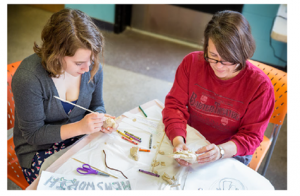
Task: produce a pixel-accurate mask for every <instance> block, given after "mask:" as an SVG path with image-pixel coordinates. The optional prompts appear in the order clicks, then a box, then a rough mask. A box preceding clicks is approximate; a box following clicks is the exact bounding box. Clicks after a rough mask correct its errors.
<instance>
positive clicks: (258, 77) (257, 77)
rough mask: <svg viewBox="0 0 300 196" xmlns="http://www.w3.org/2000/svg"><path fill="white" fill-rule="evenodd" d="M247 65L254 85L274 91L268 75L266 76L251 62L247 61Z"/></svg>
mask: <svg viewBox="0 0 300 196" xmlns="http://www.w3.org/2000/svg"><path fill="white" fill-rule="evenodd" d="M246 64H247V66H248V74H249V76H250V78H252V81H253V82H254V83H256V84H257V85H262V86H264V88H272V89H273V84H272V82H271V80H270V78H269V77H268V76H267V74H265V73H264V72H263V71H262V70H261V69H260V68H258V67H257V66H255V65H253V64H252V63H251V62H250V61H247V62H246Z"/></svg>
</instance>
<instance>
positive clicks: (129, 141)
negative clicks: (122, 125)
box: [122, 136, 138, 145]
mask: <svg viewBox="0 0 300 196" xmlns="http://www.w3.org/2000/svg"><path fill="white" fill-rule="evenodd" d="M122 139H124V140H126V141H128V142H131V143H133V144H135V145H138V143H136V142H134V141H132V140H130V139H128V138H126V137H124V136H122Z"/></svg>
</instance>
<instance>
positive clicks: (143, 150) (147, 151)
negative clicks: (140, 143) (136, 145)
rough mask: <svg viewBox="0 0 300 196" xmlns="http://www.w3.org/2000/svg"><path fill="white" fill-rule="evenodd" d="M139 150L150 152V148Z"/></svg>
mask: <svg viewBox="0 0 300 196" xmlns="http://www.w3.org/2000/svg"><path fill="white" fill-rule="evenodd" d="M139 151H143V152H150V150H148V149H141V148H140V149H139Z"/></svg>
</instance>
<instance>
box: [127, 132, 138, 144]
mask: <svg viewBox="0 0 300 196" xmlns="http://www.w3.org/2000/svg"><path fill="white" fill-rule="evenodd" d="M125 134H126V135H127V136H128V137H130V138H132V139H134V140H135V141H138V142H141V140H139V139H137V138H136V137H134V136H132V135H130V134H128V133H126V132H125Z"/></svg>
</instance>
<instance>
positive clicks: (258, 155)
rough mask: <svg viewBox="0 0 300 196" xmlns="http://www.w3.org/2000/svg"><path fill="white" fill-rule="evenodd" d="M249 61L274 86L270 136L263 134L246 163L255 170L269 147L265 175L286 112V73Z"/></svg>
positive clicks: (263, 172) (263, 173)
mask: <svg viewBox="0 0 300 196" xmlns="http://www.w3.org/2000/svg"><path fill="white" fill-rule="evenodd" d="M249 61H250V62H251V63H252V64H253V65H255V66H257V67H258V68H260V69H261V70H262V71H263V72H264V73H265V74H266V75H267V76H268V77H269V78H270V80H271V82H272V84H273V87H274V95H275V104H274V110H273V113H272V116H271V118H270V120H269V122H270V123H273V124H274V126H273V130H272V133H271V136H270V138H268V137H266V136H264V139H263V141H262V142H261V144H260V145H259V147H258V148H257V149H256V150H255V152H254V154H253V157H252V160H251V162H250V163H249V165H248V166H249V167H250V168H252V169H253V170H255V171H257V170H258V168H259V166H260V165H261V163H262V161H263V159H264V157H265V156H266V154H267V152H268V150H269V148H270V150H269V154H268V156H267V160H266V162H265V165H264V168H263V171H262V175H265V173H266V170H267V167H268V165H269V161H270V159H271V156H272V153H273V149H274V146H275V144H276V140H277V137H278V134H279V131H280V126H281V125H282V123H283V121H284V119H285V116H286V113H287V73H286V72H284V71H281V70H279V69H276V68H274V67H271V66H269V65H266V64H263V63H260V62H258V61H253V60H249ZM273 137H274V138H273Z"/></svg>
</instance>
